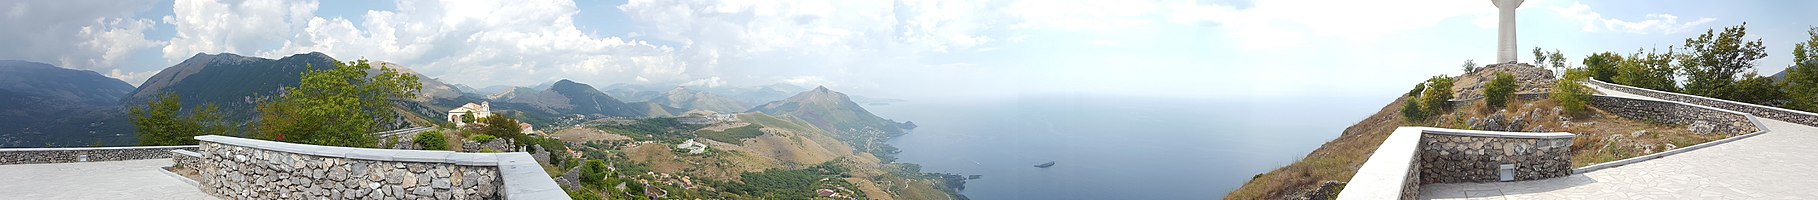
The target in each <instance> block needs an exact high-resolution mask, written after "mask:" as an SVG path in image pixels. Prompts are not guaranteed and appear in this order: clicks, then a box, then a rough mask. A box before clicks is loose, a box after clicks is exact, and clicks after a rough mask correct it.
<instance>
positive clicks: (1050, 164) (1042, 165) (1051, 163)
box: [1035, 161, 1054, 168]
mask: <svg viewBox="0 0 1818 200" xmlns="http://www.w3.org/2000/svg"><path fill="white" fill-rule="evenodd" d="M1053 166H1054V161H1048V163H1042V164H1040V165H1035V167H1040V168H1048V167H1053Z"/></svg>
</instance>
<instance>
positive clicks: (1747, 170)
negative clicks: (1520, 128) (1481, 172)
mask: <svg viewBox="0 0 1818 200" xmlns="http://www.w3.org/2000/svg"><path fill="white" fill-rule="evenodd" d="M1598 89H1599V91H1602V92H1604V93H1605V94H1606V95H1611V96H1623V95H1628V96H1635V95H1633V94H1627V93H1621V92H1615V91H1610V90H1602V89H1601V88H1598ZM1625 97H1627V96H1625ZM1637 97H1638V96H1637ZM1643 98H1645V97H1643ZM1648 99H1653V98H1648ZM1759 120H1760V121H1761V122H1762V123H1763V124H1764V125H1766V126H1767V127H1768V130H1769V132H1767V133H1762V134H1761V135H1756V136H1754V137H1749V138H1743V139H1740V140H1736V141H1734V142H1730V143H1725V144H1721V145H1716V146H1711V147H1709V148H1704V149H1698V150H1693V151H1689V152H1685V153H1681V154H1677V155H1672V156H1667V157H1663V158H1659V159H1654V160H1649V161H1642V162H1639V163H1634V164H1629V165H1625V166H1618V167H1614V168H1609V169H1604V170H1598V171H1594V172H1590V173H1585V174H1574V175H1571V176H1567V177H1561V178H1553V179H1546V180H1535V181H1522V182H1506V183H1458V184H1429V185H1423V186H1421V190H1420V198H1421V199H1818V188H1815V186H1818V127H1811V126H1804V125H1799V124H1793V123H1788V122H1784V121H1779V120H1773V119H1765V118H1762V119H1759Z"/></svg>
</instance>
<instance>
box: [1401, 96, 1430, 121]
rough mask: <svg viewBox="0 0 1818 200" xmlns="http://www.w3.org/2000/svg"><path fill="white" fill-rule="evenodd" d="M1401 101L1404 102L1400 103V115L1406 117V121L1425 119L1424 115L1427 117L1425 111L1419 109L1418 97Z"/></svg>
mask: <svg viewBox="0 0 1818 200" xmlns="http://www.w3.org/2000/svg"><path fill="white" fill-rule="evenodd" d="M1402 102H1404V103H1402V104H1401V117H1403V118H1408V121H1420V120H1423V119H1426V117H1427V116H1426V113H1425V112H1421V111H1420V99H1419V98H1408V100H1407V101H1402Z"/></svg>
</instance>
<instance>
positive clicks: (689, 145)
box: [675, 139, 707, 154]
mask: <svg viewBox="0 0 1818 200" xmlns="http://www.w3.org/2000/svg"><path fill="white" fill-rule="evenodd" d="M675 148H677V149H687V150H688V154H700V153H706V152H707V144H701V143H700V142H695V141H694V139H688V141H685V142H682V144H677V145H675Z"/></svg>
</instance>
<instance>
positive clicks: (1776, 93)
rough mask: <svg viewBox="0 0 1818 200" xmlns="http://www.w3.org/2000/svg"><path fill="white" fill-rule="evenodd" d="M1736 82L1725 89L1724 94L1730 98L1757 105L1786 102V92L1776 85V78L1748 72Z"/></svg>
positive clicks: (1776, 104) (1782, 103) (1777, 104)
mask: <svg viewBox="0 0 1818 200" xmlns="http://www.w3.org/2000/svg"><path fill="white" fill-rule="evenodd" d="M1742 77H1743V78H1742V79H1741V80H1736V84H1735V85H1732V86H1730V87H1727V88H1725V89H1724V93H1725V94H1724V95H1723V96H1727V97H1730V100H1735V101H1741V102H1747V103H1752V104H1757V105H1766V106H1781V105H1785V104H1786V93H1785V92H1782V91H1780V87H1778V86H1775V85H1774V79H1773V78H1768V77H1764V76H1760V75H1757V74H1755V72H1748V73H1745V74H1743V75H1742Z"/></svg>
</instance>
